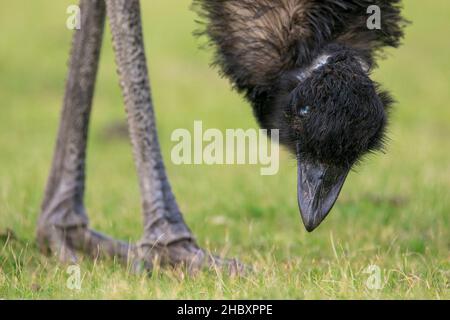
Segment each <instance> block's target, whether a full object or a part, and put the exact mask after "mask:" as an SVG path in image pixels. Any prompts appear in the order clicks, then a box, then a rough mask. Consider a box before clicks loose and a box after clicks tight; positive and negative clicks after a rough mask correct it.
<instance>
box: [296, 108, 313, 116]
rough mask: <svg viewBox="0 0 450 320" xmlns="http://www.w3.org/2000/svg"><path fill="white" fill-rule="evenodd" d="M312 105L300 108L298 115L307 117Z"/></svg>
mask: <svg viewBox="0 0 450 320" xmlns="http://www.w3.org/2000/svg"><path fill="white" fill-rule="evenodd" d="M310 109H311V107H310V106H303V107H301V108H299V109H298V115H299V117H302V118H303V117H306V116H307V115H308V114H309V111H310Z"/></svg>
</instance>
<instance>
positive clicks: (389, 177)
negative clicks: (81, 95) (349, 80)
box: [0, 0, 450, 299]
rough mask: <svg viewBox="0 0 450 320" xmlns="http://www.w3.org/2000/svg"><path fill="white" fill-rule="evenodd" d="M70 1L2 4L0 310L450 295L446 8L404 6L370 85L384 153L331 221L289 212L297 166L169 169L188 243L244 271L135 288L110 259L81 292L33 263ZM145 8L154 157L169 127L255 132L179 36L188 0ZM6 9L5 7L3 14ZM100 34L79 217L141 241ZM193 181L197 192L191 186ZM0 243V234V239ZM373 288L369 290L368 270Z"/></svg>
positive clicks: (361, 174)
mask: <svg viewBox="0 0 450 320" xmlns="http://www.w3.org/2000/svg"><path fill="white" fill-rule="evenodd" d="M71 2H72V1H68V0H64V1H61V0H60V1H54V0H39V1H25V0H16V1H6V0H0V7H1V8H3V9H2V10H0V30H3V32H2V37H0V98H1V99H0V101H1V106H0V150H1V151H0V230H2V229H6V228H10V229H12V230H14V232H15V234H16V235H17V238H18V239H17V240H10V241H6V239H4V237H3V239H0V298H324V299H328V298H344V299H346V298H363V299H366V298H440V299H449V298H450V280H449V278H450V270H449V267H450V250H449V249H450V219H449V212H450V197H449V190H450V108H449V106H448V104H449V103H450V91H449V88H450V60H449V56H450V42H449V41H448V39H447V38H448V33H449V32H450V24H449V20H448V12H449V11H450V2H448V1H447V0H434V1H427V2H426V3H425V2H422V1H418V0H416V1H412V0H407V1H405V15H406V16H407V18H409V19H410V20H412V21H413V24H412V25H411V26H410V27H408V29H407V33H406V39H405V45H404V46H403V47H402V48H401V49H399V50H395V51H390V52H389V57H388V59H387V60H385V61H383V62H382V63H381V65H380V69H379V70H378V71H377V72H376V73H375V78H376V79H377V80H379V81H380V82H381V83H383V85H384V86H385V87H387V88H389V89H390V90H391V91H392V92H393V93H394V95H395V97H396V98H397V100H398V101H399V102H398V104H397V105H396V107H395V110H394V112H393V115H392V120H391V127H390V138H391V141H390V142H389V146H388V150H387V152H386V154H378V155H375V156H370V157H369V158H368V159H367V160H366V161H365V162H364V163H363V164H362V165H361V166H359V167H358V168H357V170H356V172H353V173H352V174H351V175H350V176H349V178H348V180H347V182H346V184H345V186H344V189H343V191H342V194H341V197H340V199H339V200H338V202H337V204H336V206H335V208H334V209H333V211H332V213H331V214H330V216H329V217H328V218H327V220H326V221H325V222H324V223H323V224H322V225H321V226H320V227H319V228H318V229H317V230H316V231H314V232H313V233H311V234H308V233H307V232H306V231H305V230H304V228H303V226H302V224H301V220H300V217H299V213H298V209H297V204H296V189H295V188H296V167H295V162H294V161H293V159H292V158H291V157H290V156H289V155H288V154H287V153H286V152H283V153H282V156H281V164H280V172H279V174H278V175H275V176H260V174H259V167H258V166H206V165H205V166H174V165H172V164H171V163H170V162H169V161H168V162H167V166H168V171H169V175H170V178H171V182H172V185H173V188H174V191H175V193H176V195H177V198H178V201H179V203H180V206H181V208H182V210H183V212H184V213H185V218H186V220H187V222H188V224H189V226H190V227H191V229H192V230H193V232H194V233H195V235H196V236H197V238H198V241H199V243H200V244H201V245H202V246H204V247H206V248H208V249H210V250H212V251H214V252H217V253H223V254H225V255H227V256H230V257H231V256H234V257H239V259H240V260H242V261H243V262H245V263H248V264H251V265H253V267H254V268H255V271H254V272H253V273H250V274H248V275H247V276H245V277H242V278H229V277H227V276H226V275H223V274H221V273H220V272H206V271H205V272H202V273H200V274H198V275H197V276H195V277H191V276H187V275H186V274H185V273H183V271H182V270H155V272H154V274H153V276H152V277H145V276H135V275H131V274H129V273H128V272H127V270H126V269H125V268H123V267H121V266H119V265H118V264H116V263H114V262H113V261H97V262H95V263H94V262H91V261H88V260H87V259H85V260H83V261H82V263H81V272H82V276H83V282H82V289H81V290H80V291H72V290H69V289H68V288H67V287H66V280H67V277H68V275H67V274H66V270H65V268H63V267H61V266H58V265H57V264H56V263H55V261H54V260H52V259H49V258H46V257H43V256H41V255H40V254H39V252H38V250H37V248H36V244H35V241H34V230H35V224H36V220H37V216H38V214H39V206H40V201H41V199H42V196H43V190H44V185H45V182H46V177H47V174H48V171H49V167H50V160H51V157H52V151H53V146H54V141H55V134H56V130H57V124H58V117H59V112H60V105H61V101H62V94H63V89H64V79H65V76H66V62H67V54H68V51H69V45H70V39H71V32H70V31H69V30H67V29H66V28H65V20H66V18H67V15H66V13H65V10H66V7H67V5H68V4H70V3H71ZM142 2H143V15H144V21H145V22H144V28H145V30H144V33H145V40H146V49H147V55H148V58H149V64H150V76H151V82H152V86H153V95H154V100H155V103H156V112H157V116H158V126H159V135H160V140H161V143H162V147H163V151H164V155H165V159H166V160H167V159H169V154H170V148H171V147H172V145H173V144H172V143H171V142H170V134H171V132H172V130H174V129H175V128H180V127H185V128H188V129H190V128H192V125H193V121H194V120H197V119H201V120H203V122H204V127H218V128H221V129H225V128H251V127H256V123H255V121H254V119H253V117H252V115H251V109H250V107H249V106H248V105H247V104H246V103H245V102H244V101H243V99H242V98H241V97H239V96H238V95H237V94H236V93H234V92H232V91H231V90H230V86H229V84H228V83H227V82H226V81H225V80H223V79H220V78H219V77H218V76H217V72H216V71H215V70H211V69H210V68H209V67H208V64H209V61H210V53H209V52H208V51H204V50H199V49H198V44H199V41H198V40H196V39H194V38H193V37H192V36H191V32H192V31H193V30H194V29H195V23H194V19H195V15H194V14H193V13H192V12H191V11H189V9H188V8H189V1H187V0H183V1H182V0H146V1H142ZM6 8H7V10H6ZM109 39H110V33H109V30H107V33H106V38H105V40H106V41H105V42H104V48H103V52H102V61H101V67H100V73H99V78H98V86H97V91H96V96H95V101H94V113H93V119H92V130H91V136H90V141H89V150H88V173H87V176H88V190H87V199H86V205H87V208H88V210H89V213H90V218H91V224H92V227H94V228H95V229H98V230H101V231H103V232H106V233H108V234H110V235H113V236H114V237H117V238H122V239H131V240H137V239H139V237H140V234H141V229H142V228H141V213H140V198H139V192H138V186H137V179H136V173H135V169H134V164H133V161H132V156H131V148H130V146H129V143H128V142H127V141H126V140H125V139H106V138H105V137H104V131H105V129H106V128H108V127H109V126H110V125H111V124H113V123H116V122H118V121H124V118H125V116H124V111H123V105H122V99H121V94H120V90H119V86H118V80H117V76H116V74H115V66H114V63H113V53H112V49H111V45H110V41H109ZM193 182H195V183H193ZM0 232H1V231H0ZM372 264H374V265H377V266H379V268H380V269H381V271H382V284H383V287H382V289H380V290H370V289H368V288H367V287H366V280H367V279H368V276H369V275H368V274H366V273H364V270H365V269H366V268H367V267H368V266H369V265H372Z"/></svg>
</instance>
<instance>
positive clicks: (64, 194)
mask: <svg viewBox="0 0 450 320" xmlns="http://www.w3.org/2000/svg"><path fill="white" fill-rule="evenodd" d="M80 9H81V19H82V20H81V22H82V23H81V29H80V30H77V31H75V34H74V37H73V43H72V51H71V58H70V65H69V75H68V78H67V82H66V89H65V96H64V102H63V110H62V116H61V122H60V126H59V132H58V139H57V143H56V149H55V153H54V158H53V164H52V169H51V172H50V176H49V179H48V182H47V188H46V192H45V197H44V201H43V203H42V211H41V215H40V217H39V221H38V229H37V239H38V243H39V245H40V247H41V249H42V250H43V251H44V250H45V251H47V252H48V251H51V252H52V253H54V254H56V255H57V256H58V257H59V258H60V260H62V261H64V262H74V261H75V260H76V255H75V250H83V251H85V252H87V253H88V254H90V255H92V256H98V255H103V254H106V255H109V256H119V257H121V258H122V259H124V260H125V259H127V256H128V253H129V250H130V247H129V246H128V245H127V244H126V243H122V242H119V241H115V240H112V239H110V238H108V237H106V236H103V235H101V234H99V233H96V232H94V231H91V230H89V229H88V228H87V226H88V222H89V221H88V217H87V214H86V211H85V208H84V204H83V196H84V186H85V158H86V141H87V135H88V124H89V115H90V112H91V104H92V97H93V94H94V86H95V78H96V74H97V68H98V61H99V54H100V48H101V42H102V36H103V27H104V20H105V3H104V1H103V0H81V2H80Z"/></svg>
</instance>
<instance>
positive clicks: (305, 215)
mask: <svg viewBox="0 0 450 320" xmlns="http://www.w3.org/2000/svg"><path fill="white" fill-rule="evenodd" d="M349 170H350V168H340V167H337V166H334V165H330V164H324V163H320V162H315V163H314V162H311V161H309V162H308V161H301V160H300V161H299V163H298V182H297V186H298V188H297V189H298V190H297V195H298V207H299V209H300V213H301V216H302V220H303V224H304V225H305V228H306V230H308V231H309V232H311V231H313V230H314V229H315V228H316V227H317V226H318V225H319V224H320V223H321V222H322V221H323V219H325V217H326V216H327V215H328V213H329V212H330V210H331V208H332V207H333V205H334V203H335V202H336V199H337V197H338V196H339V192H340V191H341V189H342V186H343V185H344V181H345V178H346V177H347V174H348V172H349Z"/></svg>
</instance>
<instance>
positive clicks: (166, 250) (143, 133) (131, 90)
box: [106, 0, 238, 272]
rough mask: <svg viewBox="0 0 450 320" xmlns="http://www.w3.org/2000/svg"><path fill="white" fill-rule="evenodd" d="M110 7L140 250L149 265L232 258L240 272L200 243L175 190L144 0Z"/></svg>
mask: <svg viewBox="0 0 450 320" xmlns="http://www.w3.org/2000/svg"><path fill="white" fill-rule="evenodd" d="M106 6H107V12H108V16H109V19H110V24H111V30H112V35H113V46H114V50H115V53H116V63H117V65H118V72H119V76H120V83H121V87H122V91H123V95H124V100H125V106H126V110H127V114H128V126H129V131H130V136H131V141H132V144H133V153H134V158H135V162H136V166H137V171H138V176H139V179H140V190H141V195H142V207H143V214H144V235H143V237H142V239H141V241H140V243H139V245H138V248H139V250H138V251H139V255H140V257H141V258H142V259H143V260H144V261H145V262H147V264H148V265H151V264H152V263H153V262H154V261H155V260H158V261H159V262H160V263H161V264H163V265H179V264H184V265H186V266H188V267H189V268H192V269H198V268H199V267H201V266H205V265H206V266H217V265H218V264H220V265H222V264H224V263H226V265H227V266H230V271H231V272H234V271H235V270H236V269H237V268H238V264H237V263H236V262H235V261H223V260H220V259H218V258H216V257H212V256H211V255H209V254H207V253H206V252H205V251H203V250H202V249H200V248H199V247H198V246H197V244H196V241H195V239H194V237H193V235H192V233H191V232H190V230H189V229H188V227H187V226H186V224H185V222H184V220H183V217H182V214H181V212H180V210H179V208H178V205H177V203H176V200H175V197H174V195H173V193H172V190H171V187H170V184H169V180H168V178H167V175H166V171H165V168H164V163H163V159H162V155H161V150H160V145H159V141H158V135H157V131H156V120H155V115H154V111H153V103H152V98H151V93H150V83H149V79H148V75H147V73H148V71H147V63H146V58H145V52H144V43H143V35H142V28H141V17H140V3H139V0H107V1H106Z"/></svg>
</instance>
